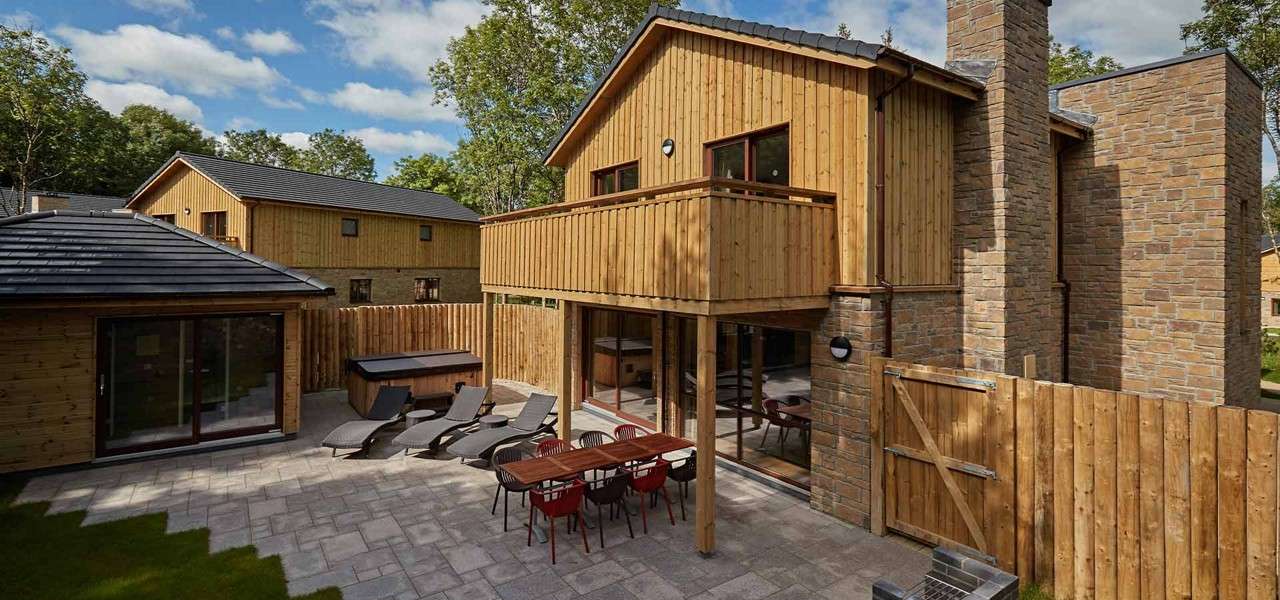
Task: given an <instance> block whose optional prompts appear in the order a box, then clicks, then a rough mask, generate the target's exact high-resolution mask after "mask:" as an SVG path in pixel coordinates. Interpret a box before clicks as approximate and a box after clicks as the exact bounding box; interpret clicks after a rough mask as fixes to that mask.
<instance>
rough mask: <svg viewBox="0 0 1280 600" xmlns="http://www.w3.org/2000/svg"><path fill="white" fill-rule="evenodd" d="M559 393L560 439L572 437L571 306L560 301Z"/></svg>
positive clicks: (557, 426)
mask: <svg viewBox="0 0 1280 600" xmlns="http://www.w3.org/2000/svg"><path fill="white" fill-rule="evenodd" d="M558 310H559V312H560V352H559V354H560V361H559V362H560V369H559V371H560V382H559V383H560V393H559V399H558V400H557V402H556V413H557V416H558V421H557V423H556V429H557V430H558V432H559V433H560V439H562V440H564V441H566V442H568V441H571V440H572V439H573V329H574V327H573V307H572V306H571V305H570V303H568V302H565V301H563V300H562V301H560V303H559V308H558Z"/></svg>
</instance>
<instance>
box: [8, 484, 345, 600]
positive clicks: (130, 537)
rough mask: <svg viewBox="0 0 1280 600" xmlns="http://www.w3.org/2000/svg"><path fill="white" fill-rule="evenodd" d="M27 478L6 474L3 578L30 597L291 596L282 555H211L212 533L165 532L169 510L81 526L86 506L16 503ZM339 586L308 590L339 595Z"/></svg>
mask: <svg viewBox="0 0 1280 600" xmlns="http://www.w3.org/2000/svg"><path fill="white" fill-rule="evenodd" d="M21 485H22V483H21V481H20V480H18V479H16V478H13V477H7V478H0V523H4V526H3V527H0V581H3V582H4V586H3V588H4V590H5V591H4V594H3V595H4V597H5V598H24V599H26V600H55V599H56V600H64V599H94V600H215V599H218V600H221V599H223V598H255V599H261V600H274V599H278V600H286V599H287V598H289V593H288V590H287V589H286V587H285V580H284V570H283V568H282V567H281V566H280V558H279V557H278V556H272V557H268V558H258V556H257V552H256V551H255V550H254V549H253V547H251V546H246V547H242V548H235V549H232V550H227V551H224V552H219V553H217V554H212V555H211V554H209V531H208V530H207V529H200V530H195V531H184V532H181V533H175V534H172V535H171V534H167V533H165V523H166V521H167V516H166V515H165V514H163V513H161V514H155V515H147V516H141V517H133V518H129V519H123V520H120V521H113V522H110V523H101V524H97V525H90V526H87V527H81V526H80V522H81V521H82V520H83V519H84V517H85V513H84V512H72V513H64V514H58V515H50V516H45V514H44V513H45V511H46V510H47V509H48V508H49V505H48V504H44V503H41V504H23V505H19V506H10V502H11V501H12V499H13V497H14V496H15V495H16V494H17V492H18V491H19V490H20V489H21ZM341 597H342V595H341V592H339V591H338V589H337V588H326V589H323V590H320V591H318V592H315V593H314V594H311V595H308V596H305V597H304V598H305V599H307V600H340V598H341Z"/></svg>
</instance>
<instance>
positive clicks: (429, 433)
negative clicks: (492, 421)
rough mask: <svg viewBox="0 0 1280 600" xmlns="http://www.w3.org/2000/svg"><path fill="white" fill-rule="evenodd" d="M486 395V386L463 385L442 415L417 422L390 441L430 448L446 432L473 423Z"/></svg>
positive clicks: (407, 446)
mask: <svg viewBox="0 0 1280 600" xmlns="http://www.w3.org/2000/svg"><path fill="white" fill-rule="evenodd" d="M488 397H489V389H488V388H482V387H472V386H469V385H464V386H462V389H461V390H458V394H457V395H456V396H454V398H453V404H452V405H450V406H449V412H448V413H446V414H445V415H444V416H443V417H441V418H439V419H435V420H432V421H423V422H421V423H418V424H417V425H414V426H413V427H410V428H408V429H406V430H404V432H403V433H401V434H400V435H397V436H396V438H395V439H394V440H391V443H393V444H395V445H397V446H404V447H405V448H430V447H432V446H434V445H435V444H436V443H437V442H439V440H440V438H441V437H443V436H444V435H445V434H446V433H449V432H451V431H455V430H457V429H460V428H463V427H467V426H469V425H473V424H475V423H476V421H478V420H479V418H480V410H481V408H482V407H483V406H484V402H485V400H486V399H487V398H488Z"/></svg>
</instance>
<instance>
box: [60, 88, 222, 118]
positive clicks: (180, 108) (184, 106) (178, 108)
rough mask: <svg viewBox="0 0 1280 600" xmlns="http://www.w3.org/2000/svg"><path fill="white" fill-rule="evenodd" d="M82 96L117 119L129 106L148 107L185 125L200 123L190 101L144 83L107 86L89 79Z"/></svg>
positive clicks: (194, 105)
mask: <svg viewBox="0 0 1280 600" xmlns="http://www.w3.org/2000/svg"><path fill="white" fill-rule="evenodd" d="M84 93H86V94H88V95H89V97H90V98H93V99H94V100H97V101H98V104H101V105H102V107H103V108H105V109H107V110H108V111H110V112H112V113H114V114H117V115H118V114H120V111H122V110H124V107H126V106H129V105H130V104H150V105H152V106H156V107H159V108H163V109H165V110H167V111H169V112H171V113H173V114H174V115H176V116H178V117H181V118H183V119H186V120H188V121H193V122H195V123H199V122H200V121H202V120H204V112H203V111H201V110H200V107H199V106H196V103H195V102H192V101H191V99H190V98H188V97H186V96H181V95H178V94H170V93H169V92H166V91H164V90H162V89H160V88H158V87H156V86H154V85H149V84H146V83H137V82H134V83H109V82H106V81H102V80H99V79H90V80H89V81H88V82H87V83H85V85H84Z"/></svg>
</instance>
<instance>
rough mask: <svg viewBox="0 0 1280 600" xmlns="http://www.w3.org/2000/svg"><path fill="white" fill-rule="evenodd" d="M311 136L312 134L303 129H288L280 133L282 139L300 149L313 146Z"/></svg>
mask: <svg viewBox="0 0 1280 600" xmlns="http://www.w3.org/2000/svg"><path fill="white" fill-rule="evenodd" d="M310 137H311V134H308V133H303V132H301V131H286V132H284V133H281V134H280V139H281V140H284V143H286V144H289V145H290V146H293V147H294V148H297V149H299V150H306V149H307V148H310V147H311V140H310V139H309V138H310Z"/></svg>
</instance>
